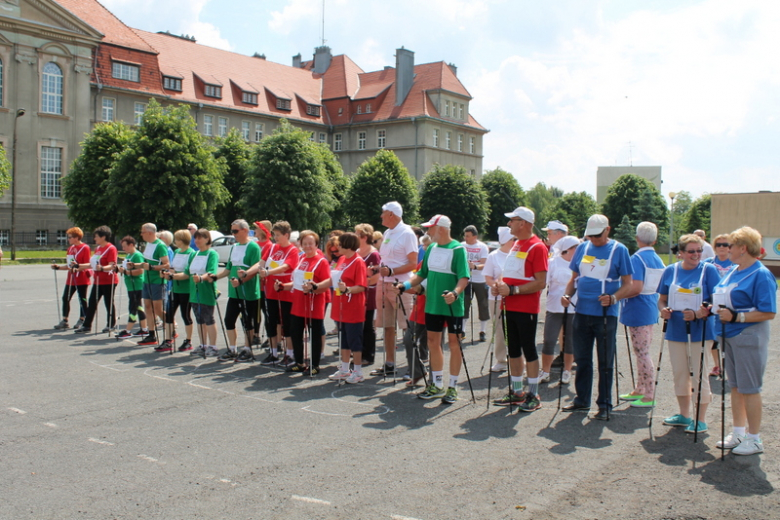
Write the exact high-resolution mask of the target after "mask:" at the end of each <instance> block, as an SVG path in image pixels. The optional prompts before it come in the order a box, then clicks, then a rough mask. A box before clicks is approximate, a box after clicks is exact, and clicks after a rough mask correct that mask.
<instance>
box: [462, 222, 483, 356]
mask: <svg viewBox="0 0 780 520" xmlns="http://www.w3.org/2000/svg"><path fill="white" fill-rule="evenodd" d="M461 245H462V246H463V247H465V248H466V254H467V255H468V259H469V269H471V281H470V282H469V284H468V285H467V286H466V294H465V297H466V314H464V316H463V319H465V320H468V319H469V313H470V312H471V301H472V299H473V297H474V295H476V296H477V308H478V309H479V341H480V342H482V341H485V339H486V333H485V331H486V330H487V324H488V321H490V310H489V309H488V290H487V284H485V274H484V273H483V272H482V270H483V269H484V268H485V262H487V258H488V254H489V253H490V250H489V249H488V246H487V245H486V244H485V243H484V242H482V241H481V240H479V236H478V234H477V227H476V226H466V229H464V230H463V242H461ZM473 323H474V322H473V321H472V324H473ZM471 339H472V343H473V340H474V329H473V328H472V330H471Z"/></svg>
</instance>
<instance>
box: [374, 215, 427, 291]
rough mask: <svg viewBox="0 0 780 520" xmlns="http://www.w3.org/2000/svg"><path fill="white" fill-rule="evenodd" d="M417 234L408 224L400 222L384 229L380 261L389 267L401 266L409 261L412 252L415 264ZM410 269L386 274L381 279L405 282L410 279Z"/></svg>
mask: <svg viewBox="0 0 780 520" xmlns="http://www.w3.org/2000/svg"><path fill="white" fill-rule="evenodd" d="M417 249H418V247H417V235H415V234H414V231H412V228H411V227H410V226H409V225H408V224H404V223H403V222H400V223H399V224H398V225H397V226H395V227H394V228H393V229H388V230H387V231H385V234H384V238H383V240H382V245H381V247H380V248H379V256H380V257H382V263H383V264H384V265H386V266H387V267H389V268H391V269H395V268H397V267H402V266H404V265H406V264H407V263H409V258H408V257H409V254H410V253H414V258H415V265H416V261H417ZM411 278H412V273H411V271H409V272H406V273H402V274H395V273H393V275H392V276H387V277H385V278H384V279H383V281H385V282H394V281H396V280H398V281H399V282H407V281H409V280H411Z"/></svg>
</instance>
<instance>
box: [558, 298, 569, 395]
mask: <svg viewBox="0 0 780 520" xmlns="http://www.w3.org/2000/svg"><path fill="white" fill-rule="evenodd" d="M568 322H569V306H568V305H567V306H566V307H564V308H563V333H562V337H561V341H562V342H563V345H561V347H562V348H563V349H564V351H565V349H566V324H567V323H568ZM562 397H563V367H561V380H559V381H558V410H560V409H561V398H562Z"/></svg>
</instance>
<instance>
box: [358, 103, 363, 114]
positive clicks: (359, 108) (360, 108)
mask: <svg viewBox="0 0 780 520" xmlns="http://www.w3.org/2000/svg"><path fill="white" fill-rule="evenodd" d="M357 113H358V114H362V113H363V107H362V106H360V105H358V111H357Z"/></svg>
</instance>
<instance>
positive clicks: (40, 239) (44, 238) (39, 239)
mask: <svg viewBox="0 0 780 520" xmlns="http://www.w3.org/2000/svg"><path fill="white" fill-rule="evenodd" d="M35 243H36V244H37V245H39V246H45V245H47V244H48V243H49V232H48V231H46V230H45V229H36V230H35Z"/></svg>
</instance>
